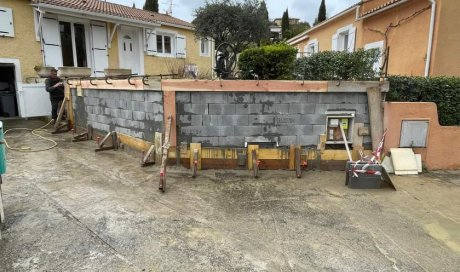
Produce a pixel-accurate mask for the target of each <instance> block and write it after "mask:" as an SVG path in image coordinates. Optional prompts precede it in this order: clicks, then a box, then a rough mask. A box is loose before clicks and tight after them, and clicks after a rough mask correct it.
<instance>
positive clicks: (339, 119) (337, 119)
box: [326, 110, 355, 144]
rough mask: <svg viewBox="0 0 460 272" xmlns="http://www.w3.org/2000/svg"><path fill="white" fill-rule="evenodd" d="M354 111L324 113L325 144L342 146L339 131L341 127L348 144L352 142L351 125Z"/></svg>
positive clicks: (342, 141)
mask: <svg viewBox="0 0 460 272" xmlns="http://www.w3.org/2000/svg"><path fill="white" fill-rule="evenodd" d="M354 119H355V111H343V110H328V111H326V128H327V129H326V144H343V143H344V140H343V137H342V133H341V131H340V126H342V128H343V130H344V132H345V137H346V138H347V142H348V143H352V142H353V124H354Z"/></svg>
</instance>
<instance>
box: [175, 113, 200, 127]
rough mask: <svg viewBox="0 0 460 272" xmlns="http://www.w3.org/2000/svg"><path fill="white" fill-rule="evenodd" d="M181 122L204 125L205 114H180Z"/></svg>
mask: <svg viewBox="0 0 460 272" xmlns="http://www.w3.org/2000/svg"><path fill="white" fill-rule="evenodd" d="M179 123H180V124H183V125H189V126H202V125H203V116H202V115H179Z"/></svg>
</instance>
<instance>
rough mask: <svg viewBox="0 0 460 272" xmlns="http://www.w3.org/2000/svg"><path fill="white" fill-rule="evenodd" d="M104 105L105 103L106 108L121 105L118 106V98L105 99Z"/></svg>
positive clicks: (116, 107) (114, 107) (115, 107)
mask: <svg viewBox="0 0 460 272" xmlns="http://www.w3.org/2000/svg"><path fill="white" fill-rule="evenodd" d="M105 105H106V106H107V107H108V108H112V109H118V108H121V107H120V100H114V99H106V100H105Z"/></svg>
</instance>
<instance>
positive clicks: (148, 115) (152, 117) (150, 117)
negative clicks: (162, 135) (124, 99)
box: [145, 112, 164, 122]
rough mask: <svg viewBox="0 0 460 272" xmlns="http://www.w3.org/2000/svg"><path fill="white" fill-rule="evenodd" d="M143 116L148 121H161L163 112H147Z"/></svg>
mask: <svg viewBox="0 0 460 272" xmlns="http://www.w3.org/2000/svg"><path fill="white" fill-rule="evenodd" d="M145 117H146V119H147V120H148V121H155V122H163V118H164V117H163V114H162V113H153V112H147V113H146V114H145Z"/></svg>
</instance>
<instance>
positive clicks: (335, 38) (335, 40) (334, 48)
mask: <svg viewBox="0 0 460 272" xmlns="http://www.w3.org/2000/svg"><path fill="white" fill-rule="evenodd" d="M338 38H339V35H337V34H334V35H332V47H331V48H332V51H337V43H338Z"/></svg>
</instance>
